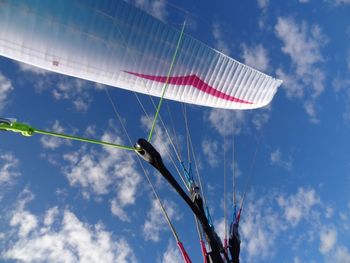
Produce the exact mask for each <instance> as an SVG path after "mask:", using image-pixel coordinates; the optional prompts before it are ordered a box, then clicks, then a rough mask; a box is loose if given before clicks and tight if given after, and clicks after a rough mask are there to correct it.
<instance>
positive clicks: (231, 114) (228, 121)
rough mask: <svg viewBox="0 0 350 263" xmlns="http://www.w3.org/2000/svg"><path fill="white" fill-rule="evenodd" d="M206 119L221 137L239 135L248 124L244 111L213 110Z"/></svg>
mask: <svg viewBox="0 0 350 263" xmlns="http://www.w3.org/2000/svg"><path fill="white" fill-rule="evenodd" d="M206 119H207V120H208V121H209V123H210V124H211V126H212V127H213V128H214V129H215V130H216V131H217V132H219V134H220V135H221V136H227V135H230V134H232V133H235V134H239V133H240V132H241V130H242V128H243V127H244V124H245V123H246V115H245V114H244V111H232V110H223V109H212V110H210V111H209V114H208V115H207V116H206Z"/></svg>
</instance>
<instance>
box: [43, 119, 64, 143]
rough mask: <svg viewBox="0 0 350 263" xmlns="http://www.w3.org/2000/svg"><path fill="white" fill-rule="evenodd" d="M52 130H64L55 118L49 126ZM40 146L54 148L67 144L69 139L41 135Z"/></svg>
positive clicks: (61, 131)
mask: <svg viewBox="0 0 350 263" xmlns="http://www.w3.org/2000/svg"><path fill="white" fill-rule="evenodd" d="M51 130H52V131H53V132H56V133H64V132H65V130H64V128H63V127H62V126H61V124H60V123H59V121H58V120H56V121H55V122H54V124H53V126H52V128H51ZM40 142H41V144H42V146H43V147H44V148H46V149H50V150H55V149H57V148H59V147H60V146H62V145H69V144H70V141H69V140H67V139H61V138H57V137H53V136H43V137H41V138H40Z"/></svg>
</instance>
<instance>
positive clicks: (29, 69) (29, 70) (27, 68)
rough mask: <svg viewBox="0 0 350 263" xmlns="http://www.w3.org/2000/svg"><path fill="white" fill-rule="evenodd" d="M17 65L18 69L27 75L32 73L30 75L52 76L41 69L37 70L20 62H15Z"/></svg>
mask: <svg viewBox="0 0 350 263" xmlns="http://www.w3.org/2000/svg"><path fill="white" fill-rule="evenodd" d="M17 65H18V66H19V69H20V70H21V71H23V72H27V73H32V74H36V75H46V74H52V72H51V71H48V70H45V69H42V68H38V67H35V66H32V65H29V64H26V63H22V62H17Z"/></svg>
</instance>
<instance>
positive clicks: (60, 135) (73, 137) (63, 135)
mask: <svg viewBox="0 0 350 263" xmlns="http://www.w3.org/2000/svg"><path fill="white" fill-rule="evenodd" d="M34 132H35V133H40V134H44V135H49V136H54V137H59V138H64V139H69V140H75V141H81V142H87V143H94V144H99V145H103V146H110V147H114V148H119V149H124V150H130V151H134V150H135V148H134V147H129V146H124V145H119V144H115V143H110V142H104V141H98V140H92V139H86V138H82V137H78V136H72V135H66V134H60V133H55V132H48V131H43V130H37V129H34Z"/></svg>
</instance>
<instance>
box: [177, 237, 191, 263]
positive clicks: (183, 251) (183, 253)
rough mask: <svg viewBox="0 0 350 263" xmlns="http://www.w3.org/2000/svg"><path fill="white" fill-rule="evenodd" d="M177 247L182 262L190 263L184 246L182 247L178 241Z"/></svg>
mask: <svg viewBox="0 0 350 263" xmlns="http://www.w3.org/2000/svg"><path fill="white" fill-rule="evenodd" d="M177 246H178V247H179V249H180V251H181V255H182V257H183V259H184V262H185V263H192V261H191V259H190V257H189V256H188V254H187V252H186V250H185V248H184V246H183V245H182V243H181V242H180V241H179V242H177Z"/></svg>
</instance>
